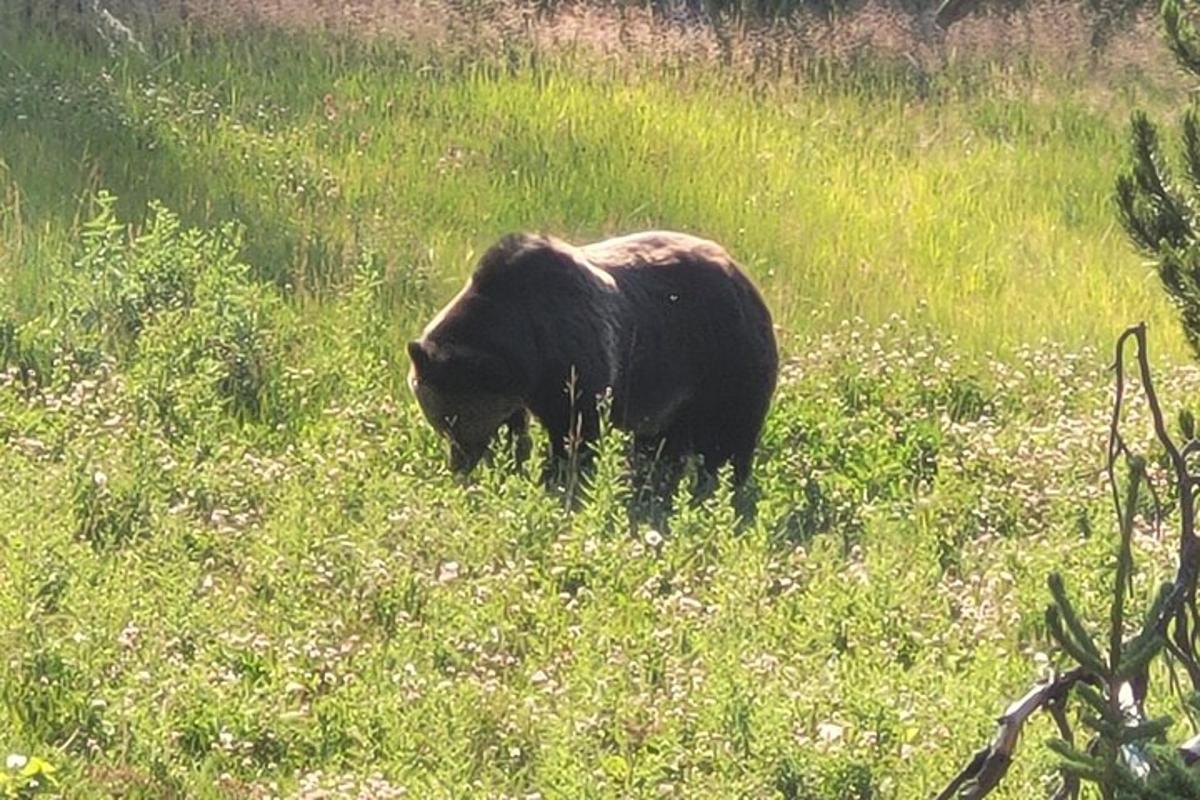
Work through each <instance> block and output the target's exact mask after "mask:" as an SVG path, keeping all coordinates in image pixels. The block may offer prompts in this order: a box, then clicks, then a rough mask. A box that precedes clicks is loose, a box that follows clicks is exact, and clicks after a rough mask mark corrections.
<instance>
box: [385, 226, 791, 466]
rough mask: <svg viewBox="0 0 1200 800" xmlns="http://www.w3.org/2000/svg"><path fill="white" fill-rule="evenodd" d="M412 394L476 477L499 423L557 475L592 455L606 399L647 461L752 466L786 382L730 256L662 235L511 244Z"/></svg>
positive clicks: (424, 364)
mask: <svg viewBox="0 0 1200 800" xmlns="http://www.w3.org/2000/svg"><path fill="white" fill-rule="evenodd" d="M408 353H409V357H410V358H411V360H412V369H411V371H410V372H409V385H410V386H411V388H412V390H413V393H414V394H415V395H416V398H417V401H418V403H419V405H420V407H421V410H422V411H423V412H424V414H425V416H426V418H427V419H428V420H429V421H430V423H431V424H432V425H433V426H434V428H436V429H437V430H438V432H439V433H441V434H442V435H443V436H445V438H447V439H448V440H449V442H450V463H451V467H452V468H453V469H454V470H455V471H459V472H464V473H465V472H469V471H470V470H471V468H472V467H474V466H475V464H476V463H477V462H478V461H479V459H480V458H481V457H482V456H483V455H484V454H485V453H486V452H487V450H488V447H489V443H490V441H491V439H492V437H493V436H494V434H495V433H496V432H497V431H498V430H499V428H500V427H501V425H504V424H507V425H508V428H509V433H510V435H511V436H512V437H514V438H515V439H516V440H517V445H518V451H523V452H519V454H518V459H521V458H523V457H524V455H525V454H526V453H527V452H528V436H527V434H526V429H525V426H526V419H527V417H526V413H527V412H528V413H532V415H533V416H534V417H535V418H537V419H538V420H539V421H540V422H541V423H542V425H543V426H545V428H546V430H547V432H548V433H549V436H550V442H551V447H552V463H553V461H556V460H561V459H565V458H567V457H568V455H569V453H571V452H572V450H573V449H574V448H578V447H582V448H583V449H584V450H585V451H586V449H587V448H588V446H589V445H590V443H592V442H594V440H595V439H596V437H597V436H598V435H599V431H600V411H599V410H598V401H599V398H601V397H602V396H605V395H607V396H608V397H609V398H610V400H609V402H610V406H609V413H610V415H611V416H610V419H611V421H612V423H613V424H614V425H616V426H617V427H618V428H621V429H623V430H626V431H630V432H631V433H632V434H633V437H634V443H635V446H636V448H637V449H638V450H639V451H653V452H656V453H657V454H658V455H659V456H663V457H668V458H678V457H680V456H684V455H688V454H698V455H699V456H701V457H702V459H703V468H704V469H705V470H706V471H707V472H708V473H709V474H712V473H715V472H716V471H717V470H718V469H719V468H720V467H721V466H722V465H724V464H726V463H730V462H732V464H733V473H734V479H735V481H736V482H737V483H738V484H741V483H742V482H744V481H745V479H746V478H747V476H748V475H749V474H750V465H751V461H752V458H753V455H754V450H755V446H756V444H757V442H758V435H759V431H760V430H761V429H762V425H763V418H764V417H765V416H766V413H767V406H768V404H769V403H770V400H771V395H772V393H773V392H774V390H775V381H776V377H777V374H778V371H779V357H778V353H777V351H776V346H775V333H774V328H773V325H772V322H771V314H770V312H769V311H768V310H767V307H766V304H765V303H764V302H763V299H762V297H761V296H760V294H759V293H758V290H757V289H756V288H755V287H754V285H753V284H752V283H751V282H750V280H749V278H747V277H746V274H745V273H744V272H743V271H742V270H741V269H740V268H739V267H738V265H737V264H735V263H734V261H733V259H732V258H730V257H729V255H728V254H727V253H726V252H725V250H724V249H722V248H721V247H720V246H719V245H717V244H714V243H713V242H710V241H706V240H704V239H699V238H696V237H694V236H689V235H686V234H682V233H671V232H648V233H637V234H633V235H629V236H623V237H620V238H616V239H608V240H605V241H600V242H596V243H594V244H589V245H584V246H581V247H576V246H573V245H570V244H568V243H566V242H564V241H561V240H559V239H555V238H553V237H550V236H536V235H530V234H513V235H509V236H506V237H504V238H503V239H501V240H500V241H499V242H498V243H497V244H496V245H494V246H493V247H492V248H491V249H490V250H488V251H487V252H486V253H484V255H483V257H482V258H481V259H480V260H479V263H478V266H477V268H476V269H475V272H474V274H473V275H472V276H471V277H470V278H469V279H468V280H467V283H466V286H464V287H463V289H462V290H461V291H460V292H459V293H458V295H457V296H456V297H454V299H452V300H451V301H450V303H449V304H448V305H447V306H446V307H445V308H443V309H442V311H441V312H440V313H438V315H437V316H436V317H434V319H433V320H432V321H431V322H430V323H429V325H428V326H426V328H425V330H424V332H423V333H422V334H421V336H420V338H419V339H417V340H415V341H412V342H409V344H408Z"/></svg>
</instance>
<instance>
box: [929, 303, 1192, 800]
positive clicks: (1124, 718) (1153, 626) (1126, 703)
mask: <svg viewBox="0 0 1200 800" xmlns="http://www.w3.org/2000/svg"><path fill="white" fill-rule="evenodd" d="M1130 340H1133V341H1134V342H1135V343H1136V360H1137V371H1138V376H1139V378H1140V381H1141V385H1142V391H1143V392H1144V394H1145V397H1146V403H1147V405H1148V406H1149V408H1150V415H1151V419H1152V420H1153V424H1154V432H1155V437H1156V438H1157V439H1158V441H1159V444H1160V445H1161V446H1162V447H1163V449H1164V450H1165V451H1166V453H1167V456H1168V459H1169V461H1170V464H1171V468H1172V472H1173V473H1174V479H1175V483H1176V485H1177V487H1178V488H1179V514H1180V520H1179V548H1178V563H1177V566H1176V572H1175V577H1174V580H1172V581H1171V582H1169V583H1166V584H1164V585H1163V586H1162V588H1161V589H1160V590H1159V592H1158V594H1157V595H1156V597H1155V599H1154V602H1153V603H1152V605H1151V607H1150V609H1149V610H1148V611H1147V613H1146V616H1145V621H1144V624H1143V626H1142V630H1141V631H1140V632H1139V633H1138V634H1136V635H1135V636H1133V637H1131V638H1129V639H1125V638H1124V637H1123V635H1122V632H1123V629H1124V620H1125V616H1124V595H1125V591H1126V587H1127V585H1128V580H1129V574H1130V572H1131V570H1132V568H1133V565H1132V554H1131V550H1130V539H1131V538H1132V532H1133V523H1134V514H1135V511H1136V507H1137V486H1138V485H1139V484H1140V483H1141V481H1142V480H1144V462H1142V461H1140V460H1138V459H1136V458H1133V457H1130V455H1129V453H1128V449H1127V448H1126V447H1125V445H1124V442H1123V441H1122V439H1121V435H1120V430H1119V428H1120V421H1121V410H1122V407H1123V404H1124V402H1125V351H1126V349H1127V344H1128V342H1129V341H1130ZM1114 367H1115V372H1116V378H1115V385H1116V392H1115V397H1114V401H1113V414H1112V418H1111V421H1110V429H1109V446H1108V459H1107V461H1108V463H1107V470H1108V473H1109V476H1110V480H1111V481H1112V486H1113V504H1114V508H1115V509H1116V510H1117V512H1118V516H1119V518H1120V520H1121V534H1122V541H1121V544H1120V551H1119V554H1118V567H1117V575H1116V581H1115V583H1114V605H1113V608H1112V613H1111V618H1110V624H1111V631H1110V643H1109V655H1108V663H1107V664H1105V663H1103V662H1102V661H1101V659H1100V658H1099V654H1098V652H1097V651H1096V648H1095V645H1094V644H1093V643H1092V642H1091V637H1090V636H1089V635H1088V634H1087V632H1086V630H1085V629H1084V628H1083V626H1082V623H1081V622H1080V621H1079V619H1078V617H1077V616H1076V614H1075V611H1074V609H1073V607H1072V605H1071V603H1070V600H1069V598H1068V597H1067V594H1066V590H1065V588H1064V587H1063V584H1062V579H1061V578H1060V577H1058V576H1057V575H1053V574H1052V575H1051V576H1050V579H1049V581H1048V583H1049V586H1050V590H1051V594H1052V595H1053V597H1054V600H1055V604H1054V605H1053V606H1051V607H1050V609H1048V610H1047V623H1048V625H1049V628H1050V631H1051V635H1052V636H1053V637H1054V639H1055V640H1056V641H1057V642H1058V643H1059V644H1060V645H1062V646H1063V648H1064V650H1065V651H1067V652H1068V654H1069V655H1071V656H1072V657H1074V658H1075V659H1076V660H1077V661H1079V662H1080V664H1081V666H1078V667H1076V668H1074V669H1072V670H1069V671H1067V672H1064V673H1063V674H1062V675H1059V676H1058V677H1056V678H1054V679H1052V680H1050V681H1047V682H1042V683H1038V684H1035V685H1034V687H1033V688H1031V689H1030V690H1029V691H1028V692H1026V694H1025V695H1024V696H1023V697H1021V698H1020V699H1019V700H1017V701H1016V702H1014V703H1012V704H1011V705H1009V707H1008V708H1007V709H1005V712H1004V714H1003V715H1002V716H1001V717H1000V719H999V720H998V726H999V727H998V729H997V731H996V734H995V735H994V736H993V738H992V741H991V742H990V743H989V744H988V745H987V746H985V747H983V748H981V749H980V750H978V751H976V753H975V754H974V755H973V756H972V758H971V760H970V762H969V763H968V764H967V765H966V766H965V767H963V769H962V770H961V771H960V772H959V773H958V774H957V775H956V776H955V777H954V778H953V779H952V780H951V781H950V783H949V784H948V785H947V786H946V788H945V789H943V790H942V792H941V793H940V794H938V795H937V797H936V798H935V800H950V798H960V800H979V799H980V798H983V797H986V796H987V795H988V794H990V793H991V792H992V791H993V790H994V789H995V788H996V787H997V786H998V785H999V784H1000V781H1001V780H1002V779H1003V778H1004V776H1005V774H1006V773H1007V772H1008V768H1009V766H1010V765H1011V763H1012V758H1013V752H1014V750H1015V748H1016V743H1017V740H1018V738H1019V736H1020V733H1021V730H1022V728H1023V727H1024V725H1025V722H1026V721H1027V720H1028V719H1029V718H1030V717H1031V716H1032V715H1033V714H1034V712H1036V711H1037V710H1038V709H1046V710H1048V711H1049V712H1050V713H1051V714H1052V716H1054V719H1055V722H1056V723H1057V724H1058V726H1059V732H1060V734H1061V735H1062V738H1061V739H1058V740H1054V741H1052V742H1051V743H1050V747H1051V749H1053V750H1054V751H1055V752H1057V753H1059V755H1060V756H1062V758H1063V761H1062V764H1061V766H1060V771H1061V773H1062V775H1063V783H1062V785H1061V786H1060V788H1059V790H1058V792H1056V793H1055V795H1054V797H1055V800H1071V799H1072V798H1076V797H1077V796H1078V792H1079V782H1080V780H1081V779H1082V780H1089V781H1092V782H1095V783H1098V784H1100V786H1101V789H1102V791H1103V792H1104V795H1105V796H1106V797H1109V796H1117V792H1118V790H1121V791H1128V792H1130V793H1136V794H1145V791H1144V790H1146V787H1145V785H1144V783H1145V774H1146V770H1147V769H1150V765H1151V764H1152V763H1153V764H1158V763H1159V760H1155V761H1153V762H1151V760H1150V759H1151V758H1152V756H1151V755H1148V754H1150V753H1152V752H1153V751H1152V750H1150V749H1147V746H1146V745H1147V743H1148V742H1149V741H1151V740H1152V739H1155V738H1157V737H1159V736H1161V735H1162V734H1163V733H1164V732H1165V731H1166V729H1167V727H1168V726H1169V725H1170V720H1168V719H1166V718H1162V719H1155V720H1147V719H1146V718H1145V715H1144V712H1143V702H1144V700H1145V697H1146V694H1147V691H1148V688H1149V680H1148V677H1147V675H1148V673H1147V666H1148V664H1149V662H1150V661H1151V660H1152V659H1153V658H1154V657H1155V656H1156V655H1158V654H1159V653H1161V652H1162V649H1163V647H1164V645H1168V646H1169V649H1170V652H1171V653H1172V655H1173V656H1174V657H1175V658H1176V659H1177V660H1179V661H1180V663H1182V664H1183V665H1184V666H1185V668H1186V669H1187V672H1188V675H1189V677H1190V678H1191V680H1192V684H1193V689H1194V690H1195V691H1197V692H1200V660H1198V659H1197V657H1196V652H1195V648H1194V647H1193V636H1192V633H1193V632H1195V631H1196V629H1197V621H1198V620H1200V615H1198V613H1197V608H1196V603H1195V594H1196V580H1197V573H1198V571H1200V542H1198V540H1197V537H1196V532H1195V493H1196V481H1195V479H1194V478H1193V477H1192V475H1191V474H1190V473H1189V472H1188V469H1187V457H1188V455H1190V454H1192V453H1193V452H1196V450H1197V449H1198V448H1200V445H1196V444H1195V440H1192V441H1190V442H1189V443H1188V444H1187V445H1186V446H1185V447H1184V448H1183V449H1180V448H1179V447H1178V446H1177V445H1176V444H1175V442H1174V441H1173V440H1172V439H1171V436H1170V434H1169V432H1168V431H1167V426H1166V421H1165V418H1164V416H1163V413H1162V408H1161V406H1160V404H1159V401H1158V394H1157V393H1156V392H1155V389H1154V381H1153V377H1152V375H1151V372H1150V360H1149V355H1148V351H1147V348H1146V327H1145V325H1144V324H1140V325H1137V326H1135V327H1132V328H1129V329H1128V330H1126V331H1125V332H1124V333H1122V334H1121V336H1120V337H1119V338H1118V340H1117V347H1116V359H1115V365H1114ZM1121 457H1124V458H1126V459H1128V461H1129V463H1130V466H1131V475H1130V484H1129V486H1128V487H1127V491H1128V495H1127V497H1126V498H1125V502H1124V503H1122V502H1121V498H1120V495H1119V493H1118V492H1117V483H1116V474H1115V469H1116V462H1117V459H1118V458H1121ZM1122 511H1123V513H1122ZM1098 689H1099V691H1098ZM1072 691H1074V693H1075V695H1076V696H1077V697H1078V698H1079V699H1081V700H1083V701H1084V703H1085V706H1088V707H1090V708H1092V709H1093V710H1094V711H1095V712H1096V713H1095V714H1094V715H1091V716H1085V717H1084V720H1085V722H1086V723H1087V724H1088V726H1089V727H1091V728H1093V729H1094V730H1096V731H1098V732H1099V733H1100V735H1101V741H1106V742H1108V743H1109V744H1108V745H1106V747H1107V748H1108V751H1107V753H1105V752H1104V751H1103V750H1102V751H1101V753H1099V754H1095V755H1093V754H1092V753H1091V752H1090V751H1089V752H1088V753H1084V752H1081V751H1080V750H1078V749H1077V748H1076V747H1075V744H1074V741H1073V737H1072V735H1071V731H1070V726H1069V725H1068V724H1067V720H1066V715H1065V713H1064V711H1063V704H1064V703H1065V702H1066V700H1067V698H1068V697H1069V696H1070V694H1071V693H1072ZM1176 752H1177V755H1178V756H1179V757H1180V758H1181V759H1182V760H1183V762H1184V763H1185V764H1190V763H1193V762H1195V761H1197V760H1200V735H1198V736H1196V737H1194V738H1192V739H1189V740H1188V741H1187V742H1185V743H1184V744H1183V745H1181V746H1180V747H1179V748H1178V749H1177V751H1176ZM1161 769H1162V770H1163V772H1164V774H1165V775H1166V779H1169V780H1173V781H1175V782H1177V783H1186V782H1188V781H1194V780H1198V779H1197V778H1196V777H1195V776H1192V775H1190V774H1186V773H1181V772H1179V771H1178V770H1175V768H1174V767H1171V766H1170V765H1169V764H1164V765H1162V767H1161ZM1172 770H1175V771H1172ZM1189 785H1190V784H1189ZM1151 794H1153V795H1154V796H1159V795H1158V794H1157V793H1155V792H1151ZM1162 796H1166V795H1162Z"/></svg>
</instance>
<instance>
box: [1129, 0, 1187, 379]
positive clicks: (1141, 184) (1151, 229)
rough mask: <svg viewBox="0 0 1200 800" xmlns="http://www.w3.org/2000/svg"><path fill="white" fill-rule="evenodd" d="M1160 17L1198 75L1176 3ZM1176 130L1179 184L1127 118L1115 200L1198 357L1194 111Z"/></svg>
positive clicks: (1155, 141) (1151, 135) (1145, 130)
mask: <svg viewBox="0 0 1200 800" xmlns="http://www.w3.org/2000/svg"><path fill="white" fill-rule="evenodd" d="M1162 18H1163V22H1164V26H1165V28H1166V38H1167V43H1168V44H1169V45H1170V47H1171V50H1172V52H1173V53H1174V55H1175V58H1176V60H1177V61H1178V62H1179V64H1180V65H1181V66H1183V67H1184V68H1185V69H1186V70H1188V71H1189V72H1191V73H1192V74H1193V75H1200V38H1197V34H1196V30H1195V27H1194V26H1193V25H1192V23H1191V22H1190V21H1189V20H1188V18H1187V17H1186V16H1185V14H1184V12H1183V10H1182V8H1181V7H1180V4H1179V3H1178V2H1176V0H1166V2H1164V3H1163V6H1162ZM1182 128H1183V130H1182V134H1183V135H1182V145H1183V147H1182V157H1183V173H1184V175H1185V176H1186V180H1184V181H1181V180H1179V179H1178V178H1176V176H1175V174H1174V173H1175V170H1174V169H1173V168H1172V167H1171V166H1170V164H1169V163H1168V159H1167V157H1166V155H1165V154H1164V152H1163V149H1162V147H1161V145H1160V143H1159V136H1158V131H1157V129H1156V128H1155V126H1154V124H1153V123H1151V122H1150V119H1149V117H1148V116H1147V115H1146V114H1145V113H1144V112H1141V111H1138V112H1136V113H1135V114H1134V115H1133V120H1132V123H1131V161H1132V163H1131V165H1130V167H1129V168H1128V170H1127V171H1125V172H1123V173H1122V174H1121V175H1120V176H1119V177H1118V178H1117V184H1116V201H1117V207H1118V210H1119V213H1120V217H1121V222H1122V223H1123V224H1124V226H1125V230H1126V231H1127V232H1128V234H1129V236H1130V238H1132V239H1133V241H1134V243H1135V244H1136V245H1137V246H1138V247H1139V248H1140V249H1141V250H1142V251H1144V252H1145V253H1147V254H1148V255H1150V256H1151V257H1153V259H1154V263H1155V267H1156V269H1157V271H1158V276H1159V279H1160V281H1161V283H1162V286H1163V288H1164V289H1165V290H1166V293H1167V295H1168V296H1169V297H1170V299H1171V301H1172V302H1173V304H1174V305H1175V307H1176V310H1177V312H1178V314H1179V316H1180V318H1181V320H1182V322H1183V331H1184V335H1185V336H1186V337H1187V340H1188V343H1189V344H1190V345H1191V348H1192V352H1193V354H1194V355H1197V356H1200V239H1198V236H1197V233H1198V231H1197V227H1196V226H1197V219H1196V216H1195V211H1194V206H1195V203H1196V195H1195V193H1196V190H1197V187H1198V186H1200V119H1198V118H1197V111H1196V109H1195V108H1189V109H1188V110H1187V111H1186V112H1185V113H1184V115H1183V123H1182Z"/></svg>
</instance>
